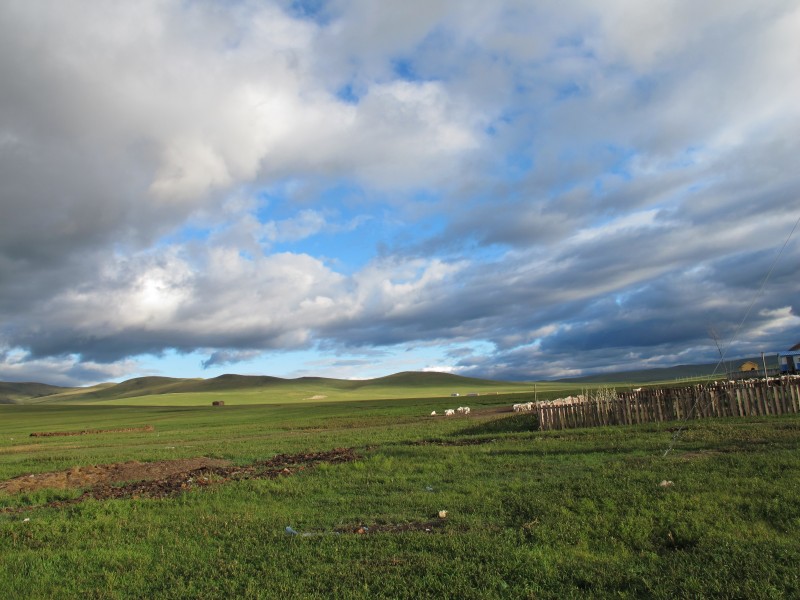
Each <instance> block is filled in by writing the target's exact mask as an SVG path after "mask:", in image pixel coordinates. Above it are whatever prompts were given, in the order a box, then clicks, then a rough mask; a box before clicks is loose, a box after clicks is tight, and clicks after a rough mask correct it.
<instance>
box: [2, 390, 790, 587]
mask: <svg viewBox="0 0 800 600" xmlns="http://www.w3.org/2000/svg"><path fill="white" fill-rule="evenodd" d="M573 391H574V390H573ZM154 397H155V396H153V398H154ZM523 398H524V394H518V395H513V394H511V395H507V396H506V395H502V394H501V395H497V396H495V395H489V396H479V397H477V398H469V400H467V399H464V398H416V399H414V398H407V399H394V400H352V401H347V402H344V401H340V402H336V401H324V402H304V403H303V402H292V403H285V404H278V403H272V404H246V403H242V404H241V405H237V404H236V403H235V402H234V403H233V405H226V406H225V407H221V408H214V407H211V406H208V405H203V406H188V405H185V406H166V405H162V406H157V405H141V404H137V403H136V401H134V400H131V401H130V402H129V404H128V405H106V404H88V405H69V404H64V403H53V404H37V405H4V406H0V481H4V480H8V479H10V478H13V477H16V476H19V475H27V474H33V473H43V472H48V471H57V470H65V469H70V468H72V467H74V466H76V465H91V464H108V463H114V462H123V461H130V460H138V461H158V460H165V459H176V458H192V457H200V456H205V457H211V458H219V459H227V460H229V461H231V462H232V463H233V464H235V465H241V466H246V465H249V464H251V463H253V462H254V461H259V460H265V459H269V458H271V457H273V456H274V455H276V454H281V453H283V454H292V453H308V452H322V451H328V450H331V449H333V448H342V447H347V448H353V449H354V451H355V453H356V454H357V456H358V459H357V460H355V461H352V462H345V463H341V464H326V463H321V464H318V465H316V466H315V467H313V468H308V469H305V470H301V471H296V472H293V473H291V474H289V475H286V476H280V477H276V478H267V479H250V480H240V481H231V482H228V483H222V482H217V483H216V484H212V485H208V486H206V487H202V488H190V489H187V491H185V492H184V493H181V494H178V495H176V496H174V497H170V498H163V499H154V498H148V497H138V498H134V497H130V498H123V499H115V500H92V499H89V500H86V501H82V502H71V501H72V500H74V499H75V498H77V497H78V496H79V495H80V493H81V490H76V489H63V490H52V489H50V490H47V489H43V490H38V491H35V492H30V493H23V494H0V507H2V508H1V510H2V512H0V589H2V590H4V595H5V597H9V598H74V597H88V598H131V597H137V598H138V597H152V598H188V597H196V598H232V597H241V598H258V597H264V598H271V597H279V596H280V597H292V598H295V597H296V598H314V597H318V598H329V597H340V598H421V597H437V598H570V597H575V598H578V597H609V596H613V597H622V598H625V597H630V598H641V597H654V598H674V597H699V598H702V597H714V598H720V597H723V598H782V597H798V596H800V575H798V569H797V565H798V564H800V541H798V540H800V503H798V491H800V452H798V450H800V418H798V417H797V416H783V417H771V418H753V419H724V420H705V421H696V422H691V423H689V424H688V426H687V427H686V429H685V431H684V432H683V433H682V435H681V436H680V438H679V439H678V440H677V441H676V443H675V447H674V449H673V450H672V451H671V452H670V453H668V454H667V456H664V455H663V454H664V451H665V450H666V449H667V448H668V447H669V446H670V443H671V442H672V439H673V435H674V431H672V430H673V429H674V426H675V424H674V423H663V424H653V425H647V426H636V427H617V428H595V429H581V430H569V431H553V432H539V431H537V430H536V422H535V418H534V417H532V416H531V415H527V414H522V415H515V414H513V413H510V412H505V410H506V409H507V408H508V407H510V405H511V403H513V402H518V401H520V400H521V399H523ZM206 399H207V398H205V397H203V398H202V400H203V402H204V403H205V400H206ZM162 401H165V399H164V398H162ZM465 403H467V404H469V405H470V406H471V408H472V411H473V412H472V414H471V415H469V416H467V417H464V416H459V417H451V418H444V417H430V416H429V415H430V412H431V411H432V410H437V411H441V410H443V409H444V408H454V407H456V406H458V405H459V404H465ZM144 425H152V426H153V431H152V432H143V431H139V432H130V433H103V434H89V435H82V436H75V437H51V438H31V437H29V435H30V433H32V432H34V431H79V430H85V429H115V428H128V427H130V428H135V427H141V426H144ZM662 481H669V482H672V483H671V485H669V484H668V485H663V486H662V485H660V484H661V482H662ZM59 502H60V503H61V504H60V505H59V504H58V503H59ZM54 503H55V504H54ZM441 510H446V511H447V516H446V518H444V519H440V518H439V517H438V513H439V511H441ZM287 527H289V528H291V529H290V531H291V532H297V534H294V533H287V529H286V528H287Z"/></svg>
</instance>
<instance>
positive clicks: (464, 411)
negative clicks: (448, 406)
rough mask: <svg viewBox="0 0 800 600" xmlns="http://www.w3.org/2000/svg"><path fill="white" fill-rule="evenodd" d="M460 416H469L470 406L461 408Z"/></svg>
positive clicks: (459, 409)
mask: <svg viewBox="0 0 800 600" xmlns="http://www.w3.org/2000/svg"><path fill="white" fill-rule="evenodd" d="M457 411H458V413H459V414H462V415H468V414H469V406H459V407H458V409H457Z"/></svg>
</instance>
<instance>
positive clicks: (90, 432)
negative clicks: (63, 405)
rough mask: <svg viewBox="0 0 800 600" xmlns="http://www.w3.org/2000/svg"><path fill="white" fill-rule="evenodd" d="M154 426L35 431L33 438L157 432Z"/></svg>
mask: <svg viewBox="0 0 800 600" xmlns="http://www.w3.org/2000/svg"><path fill="white" fill-rule="evenodd" d="M155 430H156V429H155V427H153V426H152V425H145V426H144V427H123V428H120V429H83V430H81V431H34V432H33V433H32V434H31V437H62V436H72V435H93V434H95V433H141V432H144V433H149V432H151V431H155Z"/></svg>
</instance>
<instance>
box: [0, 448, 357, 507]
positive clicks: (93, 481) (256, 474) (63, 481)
mask: <svg viewBox="0 0 800 600" xmlns="http://www.w3.org/2000/svg"><path fill="white" fill-rule="evenodd" d="M357 458H358V455H357V454H356V453H355V452H354V451H353V450H352V449H351V448H334V449H333V450H329V451H327V452H312V453H305V454H278V455H277V456H274V457H272V458H271V459H269V460H265V461H259V462H255V463H253V464H250V465H246V466H235V465H231V464H230V462H229V461H225V460H219V459H212V458H204V457H200V458H191V459H182V460H164V461H157V462H152V463H140V462H138V461H130V462H127V463H116V464H111V465H96V466H88V467H73V468H72V469H70V470H68V471H59V472H56V473H40V474H36V475H24V476H21V477H15V478H14V479H10V480H8V481H4V482H0V492H5V493H8V494H15V493H20V492H28V491H33V490H38V489H45V488H48V489H53V488H55V489H81V488H88V489H87V490H86V491H84V492H83V494H81V495H80V496H78V497H77V498H74V499H71V500H65V501H56V502H50V503H48V504H46V505H44V506H48V507H61V506H66V505H69V504H76V503H78V502H82V501H84V500H87V499H89V498H94V499H97V500H107V499H114V498H168V497H172V496H176V495H179V494H181V493H183V492H185V491H188V490H190V489H193V488H197V487H205V486H209V485H217V484H221V483H226V482H229V481H241V480H247V479H275V478H277V477H283V476H288V475H293V474H295V473H297V472H298V471H303V470H305V469H308V468H313V467H314V466H316V465H318V464H321V463H329V464H332V463H345V462H351V461H354V460H356V459H357ZM20 510H26V509H20V508H5V509H0V512H18V511H20Z"/></svg>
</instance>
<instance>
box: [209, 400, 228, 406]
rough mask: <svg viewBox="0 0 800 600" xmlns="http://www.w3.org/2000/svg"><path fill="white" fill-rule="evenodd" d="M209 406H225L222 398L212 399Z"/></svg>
mask: <svg viewBox="0 0 800 600" xmlns="http://www.w3.org/2000/svg"><path fill="white" fill-rule="evenodd" d="M211 406H225V401H224V400H214V401H213V402H212V403H211Z"/></svg>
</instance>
